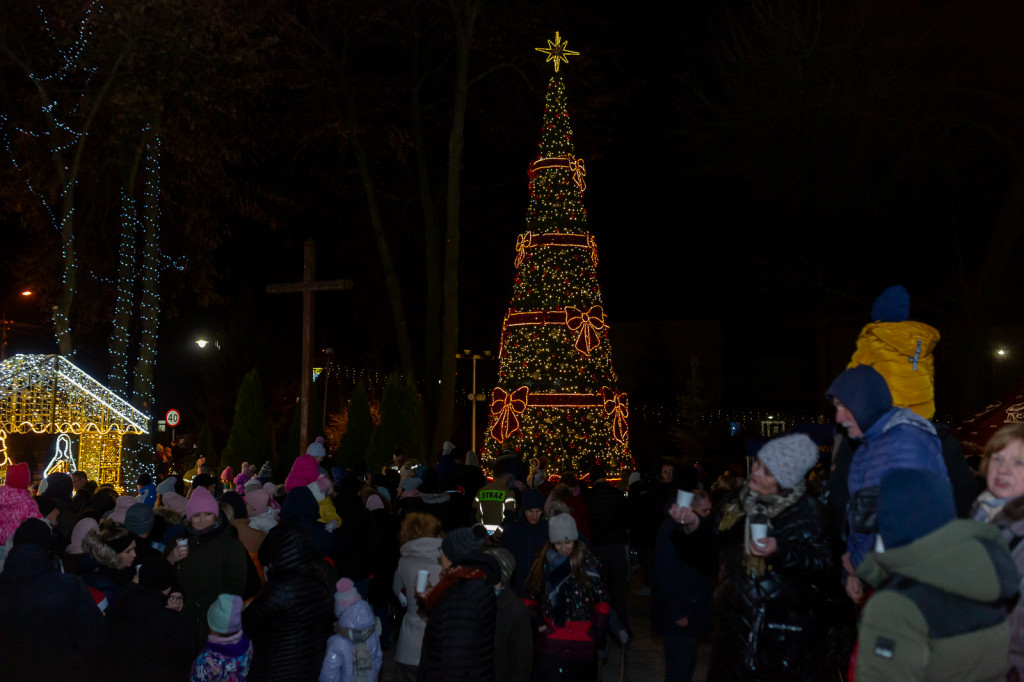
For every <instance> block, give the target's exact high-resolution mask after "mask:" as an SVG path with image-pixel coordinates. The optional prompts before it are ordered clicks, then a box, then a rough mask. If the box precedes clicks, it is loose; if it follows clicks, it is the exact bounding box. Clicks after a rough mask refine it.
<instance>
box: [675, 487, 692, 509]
mask: <svg viewBox="0 0 1024 682" xmlns="http://www.w3.org/2000/svg"><path fill="white" fill-rule="evenodd" d="M676 504H677V505H679V506H680V507H689V506H690V505H691V504H693V493H691V492H689V491H687V490H679V491H677V492H676Z"/></svg>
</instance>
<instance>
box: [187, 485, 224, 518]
mask: <svg viewBox="0 0 1024 682" xmlns="http://www.w3.org/2000/svg"><path fill="white" fill-rule="evenodd" d="M203 512H208V513H210V514H214V515H218V514H220V507H218V506H217V500H215V499H214V497H213V495H212V494H211V493H210V491H209V490H207V489H206V488H196V489H195V490H193V491H192V496H191V497H189V498H188V502H186V503H185V518H186V519H191V518H192V517H193V516H195V515H196V514H202V513H203Z"/></svg>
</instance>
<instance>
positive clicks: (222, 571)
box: [166, 488, 249, 643]
mask: <svg viewBox="0 0 1024 682" xmlns="http://www.w3.org/2000/svg"><path fill="white" fill-rule="evenodd" d="M185 517H186V525H185V529H184V532H183V533H182V535H181V536H180V537H177V538H175V541H174V543H173V544H172V545H170V546H169V547H168V552H167V555H166V558H167V561H169V562H170V563H171V564H172V565H173V566H174V569H175V576H176V579H177V582H178V584H179V585H180V586H181V588H182V590H183V592H184V594H185V603H184V605H183V608H182V613H184V614H185V616H186V617H187V618H188V619H189V621H190V622H191V623H192V626H193V628H195V631H196V638H197V641H198V642H200V643H202V642H204V641H205V640H206V634H207V631H208V627H207V625H208V624H207V622H206V612H207V611H208V610H209V608H210V605H211V604H213V602H214V601H216V599H217V597H218V595H221V594H245V588H246V576H247V570H248V569H247V562H248V561H249V559H248V556H247V552H246V551H245V546H244V545H243V544H242V543H241V542H240V541H239V539H238V534H237V533H235V531H234V528H233V527H232V526H231V524H230V523H228V521H227V519H226V518H225V517H224V515H223V514H222V513H221V510H220V507H219V506H218V504H217V500H216V499H214V497H213V495H212V494H210V492H209V491H208V490H206V488H196V489H195V490H193V491H192V495H191V496H190V497H189V498H188V502H187V503H186V505H185ZM180 540H186V541H187V542H185V543H181V542H179V541H180Z"/></svg>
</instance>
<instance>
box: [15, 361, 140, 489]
mask: <svg viewBox="0 0 1024 682" xmlns="http://www.w3.org/2000/svg"><path fill="white" fill-rule="evenodd" d="M148 422H149V418H148V417H147V416H146V415H144V414H143V413H142V412H140V411H139V410H137V409H135V408H134V407H132V406H131V405H129V404H128V403H127V402H126V401H125V400H123V399H122V398H120V397H118V396H117V395H116V394H115V393H113V392H112V391H110V390H109V389H107V388H105V387H104V386H103V385H102V384H100V383H99V382H98V381H96V380H95V379H93V378H92V377H91V376H89V375H88V374H86V373H85V372H83V371H82V370H81V369H79V368H78V367H76V366H75V365H74V364H73V363H72V362H71V361H69V360H68V359H67V358H64V357H61V356H59V355H15V356H13V357H11V358H8V359H7V360H5V361H4V362H3V363H0V479H2V480H6V476H7V466H8V465H9V464H11V463H12V462H11V460H10V457H9V455H8V452H7V443H6V440H7V436H8V434H13V433H36V434H44V433H45V434H58V435H59V434H70V435H73V436H79V446H78V468H79V469H81V470H82V471H84V472H86V473H87V474H88V475H89V478H91V479H94V480H95V481H96V482H97V483H99V484H101V485H102V484H104V483H110V484H111V485H113V486H114V487H116V488H117V489H118V490H122V489H123V486H122V475H121V441H122V439H123V438H124V436H125V435H128V434H137V435H143V434H145V433H147V430H146V425H147V424H148ZM67 457H68V460H70V461H71V463H72V464H73V463H74V460H73V458H72V457H71V454H70V451H69V452H68V455H67ZM55 459H56V458H55ZM68 460H64V461H68ZM53 464H54V462H53V461H51V463H50V466H52V465H53ZM48 469H49V467H48Z"/></svg>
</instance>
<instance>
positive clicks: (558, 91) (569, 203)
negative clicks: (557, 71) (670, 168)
mask: <svg viewBox="0 0 1024 682" xmlns="http://www.w3.org/2000/svg"><path fill="white" fill-rule="evenodd" d="M556 44H557V45H558V47H559V49H558V50H555V49H554V48H555V46H556ZM564 47H565V45H564V44H563V43H562V42H561V38H560V36H558V35H557V34H556V42H555V43H552V44H551V45H550V48H551V49H550V50H549V49H543V50H541V51H542V52H545V53H547V54H549V61H556V60H557V61H556V66H557V65H558V63H559V62H561V61H563V59H562V58H563V57H564V56H565V54H567V52H565V51H564ZM559 55H561V57H559ZM585 173H586V170H585V168H584V166H583V164H582V162H581V161H580V160H579V159H578V158H577V157H576V155H575V150H574V149H573V146H572V128H571V126H570V123H569V114H568V110H567V107H566V88H565V83H564V82H563V81H562V79H561V77H560V76H558V75H556V76H554V77H553V78H552V79H551V81H550V83H549V85H548V91H547V94H546V97H545V106H544V121H543V124H542V126H541V140H540V146H539V150H538V154H537V156H536V157H535V160H534V161H533V163H532V164H531V165H530V168H529V192H530V203H529V206H528V208H527V212H526V226H525V227H526V229H525V231H524V232H523V234H521V235H519V238H518V240H517V241H516V255H515V278H514V281H513V284H512V296H511V298H510V300H509V306H508V310H507V312H506V314H505V317H504V319H503V322H502V328H501V341H500V344H499V349H498V362H499V366H498V380H497V382H496V384H497V386H496V388H495V389H494V391H493V393H492V394H491V410H490V411H491V420H490V424H489V426H490V428H489V429H488V435H487V439H486V443H485V445H484V448H482V450H481V454H482V455H484V458H483V461H484V462H485V463H488V462H489V461H491V459H492V458H493V457H496V456H497V455H498V453H499V452H500V451H504V450H511V451H512V452H513V453H517V454H518V455H519V456H520V457H525V458H527V459H528V458H530V457H540V456H543V457H545V458H546V459H547V461H548V463H549V466H550V467H551V468H552V471H560V470H562V469H563V468H570V467H571V468H575V469H583V468H586V467H588V466H590V465H591V464H595V463H600V464H603V465H604V466H606V467H607V469H608V471H609V472H610V473H612V472H620V471H625V470H628V469H629V468H630V467H632V465H633V462H632V458H631V456H630V452H629V428H628V417H629V406H628V400H627V398H626V396H625V394H623V393H620V392H619V391H618V390H617V389H616V385H617V383H618V377H617V376H616V374H615V369H614V368H613V366H612V349H611V344H610V343H609V338H608V318H607V315H606V312H605V308H604V303H603V301H602V299H601V288H600V285H599V283H598V279H597V264H598V258H597V242H596V240H595V238H594V237H593V235H591V234H590V232H589V231H588V230H587V212H586V209H585V207H584V205H583V190H584V189H585V187H586V185H585V182H584V177H585Z"/></svg>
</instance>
